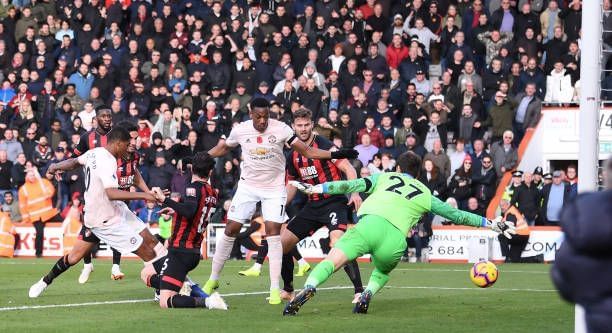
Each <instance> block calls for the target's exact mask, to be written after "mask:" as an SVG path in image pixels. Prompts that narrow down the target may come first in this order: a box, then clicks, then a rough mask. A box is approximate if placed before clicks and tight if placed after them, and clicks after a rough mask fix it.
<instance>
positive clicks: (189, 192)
mask: <svg viewBox="0 0 612 333" xmlns="http://www.w3.org/2000/svg"><path fill="white" fill-rule="evenodd" d="M185 195H186V196H188V197H195V196H196V189H195V188H193V187H188V188H186V189H185Z"/></svg>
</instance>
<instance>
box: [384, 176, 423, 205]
mask: <svg viewBox="0 0 612 333" xmlns="http://www.w3.org/2000/svg"><path fill="white" fill-rule="evenodd" d="M389 179H393V180H397V183H395V184H393V185H391V186H389V187H387V188H386V189H385V191H389V192H393V193H395V194H399V195H401V196H404V197H405V198H406V199H408V200H410V199H412V198H414V197H416V196H417V195H419V194H421V193H423V191H421V190H419V188H418V187H416V186H414V184H408V187H410V188H411V190H410V192H408V193H406V194H405V195H404V193H402V191H401V190H399V189H401V188H403V187H404V186H406V183H404V180H403V179H402V178H401V177H399V176H391V177H389Z"/></svg>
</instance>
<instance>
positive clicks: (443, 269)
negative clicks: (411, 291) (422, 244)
mask: <svg viewBox="0 0 612 333" xmlns="http://www.w3.org/2000/svg"><path fill="white" fill-rule="evenodd" d="M394 271H417V272H418V271H423V272H466V273H467V272H468V270H467V269H448V268H396V269H394ZM499 271H500V272H502V273H527V274H550V273H549V272H540V271H517V270H504V269H500V270H499Z"/></svg>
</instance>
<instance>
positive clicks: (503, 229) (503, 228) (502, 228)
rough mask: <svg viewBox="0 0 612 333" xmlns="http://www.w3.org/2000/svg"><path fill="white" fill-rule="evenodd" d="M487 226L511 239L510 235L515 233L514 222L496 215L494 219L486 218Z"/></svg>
mask: <svg viewBox="0 0 612 333" xmlns="http://www.w3.org/2000/svg"><path fill="white" fill-rule="evenodd" d="M487 227H489V228H490V229H491V230H493V231H495V232H496V233H498V234H501V235H504V237H506V238H508V239H511V238H512V235H514V234H516V229H515V228H514V223H512V222H506V221H502V217H501V216H498V217H497V218H496V219H495V220H493V221H491V220H488V219H487Z"/></svg>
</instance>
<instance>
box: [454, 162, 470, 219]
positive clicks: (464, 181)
mask: <svg viewBox="0 0 612 333" xmlns="http://www.w3.org/2000/svg"><path fill="white" fill-rule="evenodd" d="M454 172H455V173H454V174H453V176H452V177H451V180H450V183H449V185H448V195H449V196H450V197H453V198H455V200H457V204H458V206H459V209H464V210H465V209H466V208H467V206H468V199H469V198H470V197H471V196H472V173H473V169H472V158H471V157H470V155H465V158H464V159H463V161H462V164H461V166H460V167H459V168H457V169H455V171H454Z"/></svg>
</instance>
